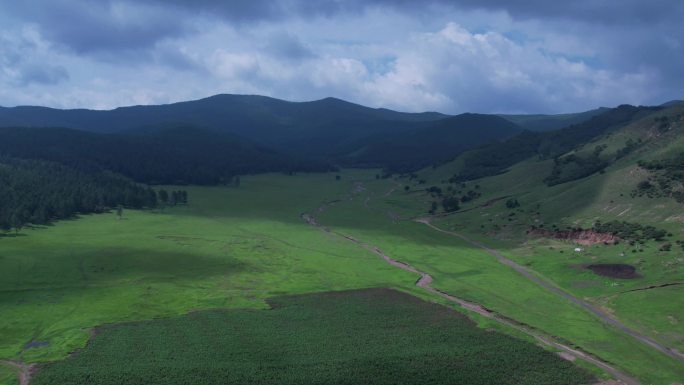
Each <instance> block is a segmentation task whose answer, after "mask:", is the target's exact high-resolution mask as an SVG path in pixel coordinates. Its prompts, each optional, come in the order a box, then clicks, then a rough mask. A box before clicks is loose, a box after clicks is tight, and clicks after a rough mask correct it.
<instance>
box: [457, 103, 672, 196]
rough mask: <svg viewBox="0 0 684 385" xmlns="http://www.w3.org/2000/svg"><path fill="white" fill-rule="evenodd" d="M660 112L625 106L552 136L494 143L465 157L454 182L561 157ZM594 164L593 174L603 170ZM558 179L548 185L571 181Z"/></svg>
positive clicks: (527, 136) (551, 179)
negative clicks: (531, 159) (612, 130)
mask: <svg viewBox="0 0 684 385" xmlns="http://www.w3.org/2000/svg"><path fill="white" fill-rule="evenodd" d="M659 109H660V108H659V107H641V106H640V107H635V106H630V105H622V106H619V107H617V108H614V109H611V110H608V111H607V112H604V113H602V114H600V115H597V116H594V117H592V118H591V119H589V120H587V121H585V122H583V123H580V124H575V125H572V126H569V127H566V128H563V129H561V130H557V131H550V132H532V131H523V132H522V133H520V134H519V135H516V136H514V137H512V138H510V139H508V140H505V141H502V142H495V143H491V144H488V145H485V146H482V147H480V148H477V149H475V150H473V151H470V152H468V153H466V154H464V155H463V160H464V167H463V168H462V170H461V171H460V172H459V173H458V174H456V175H454V176H453V179H454V180H455V181H459V182H460V181H468V180H474V179H478V178H483V177H486V176H492V175H497V174H500V173H502V172H504V171H505V170H506V169H507V168H509V167H511V166H513V165H514V164H516V163H518V162H521V161H523V160H525V159H528V158H531V157H534V156H538V157H539V158H540V159H551V158H557V157H560V156H561V155H563V154H565V153H567V152H568V151H570V150H572V149H574V148H576V147H577V146H579V145H581V144H584V143H586V142H588V141H589V140H591V139H592V138H595V137H597V136H599V135H602V134H604V133H606V132H609V131H610V130H611V129H614V128H617V127H620V126H622V125H624V124H627V123H628V122H630V121H633V120H636V119H638V118H640V117H643V116H645V115H647V114H649V113H652V112H654V111H657V110H659ZM557 163H558V162H557ZM587 163H589V162H587ZM594 163H596V162H594ZM594 163H591V164H590V166H591V168H590V171H591V172H595V171H598V170H600V169H601V166H602V165H598V166H594ZM587 168H589V167H587ZM586 174H587V172H583V173H577V177H578V178H579V177H583V176H586ZM557 179H558V177H557V176H556V175H551V176H549V183H550V184H554V183H562V182H566V181H568V180H571V179H572V178H569V179H567V178H566V179H563V180H557Z"/></svg>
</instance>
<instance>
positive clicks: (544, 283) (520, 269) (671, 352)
mask: <svg viewBox="0 0 684 385" xmlns="http://www.w3.org/2000/svg"><path fill="white" fill-rule="evenodd" d="M415 221H416V222H419V223H423V224H425V225H427V226H429V227H430V228H432V229H434V230H437V231H439V232H441V233H444V234H448V235H451V236H454V237H457V238H460V239H462V240H464V241H466V242H468V243H469V244H471V245H473V246H476V247H479V248H481V249H483V250H485V251H487V252H488V253H489V254H491V255H493V256H494V257H496V259H497V260H498V261H499V262H501V263H502V264H504V265H506V266H509V267H510V268H512V269H513V270H515V271H516V272H517V273H519V274H520V275H522V276H524V277H525V278H527V279H529V280H530V281H533V282H535V283H536V284H538V285H539V286H541V287H543V288H544V289H546V290H548V291H550V292H553V293H554V294H557V295H559V296H561V297H563V298H565V299H567V300H568V301H570V302H572V303H574V304H576V305H577V306H580V307H581V308H583V309H585V310H587V311H588V312H590V313H592V314H594V315H595V316H596V317H598V318H599V319H600V320H601V321H603V322H605V323H607V324H609V325H611V326H613V327H615V328H616V329H618V330H620V331H622V332H623V333H625V334H627V335H629V336H631V337H633V338H635V339H637V340H638V341H640V342H642V343H644V344H646V345H648V346H650V347H652V348H654V349H656V350H658V351H660V352H662V353H665V354H667V355H668V356H670V357H672V358H675V359H677V360H681V361H684V354H682V353H681V352H679V351H678V350H676V349H673V348H669V347H667V346H664V345H662V344H660V343H658V342H656V341H655V340H653V339H651V338H649V337H646V336H645V335H643V334H641V333H639V332H638V331H636V330H634V329H631V328H629V327H628V326H626V325H625V324H623V323H622V322H620V321H618V320H617V319H615V318H613V317H611V316H610V315H608V314H607V313H606V312H604V311H602V310H601V309H599V308H597V307H595V306H594V305H592V304H590V303H588V302H586V301H584V300H582V299H580V298H577V297H575V296H573V295H572V294H570V293H568V292H566V291H565V290H563V289H561V288H560V287H558V286H556V285H554V284H553V283H551V282H550V281H548V280H546V279H544V278H541V277H539V276H538V275H536V274H534V273H533V272H532V271H530V270H529V269H528V268H526V267H524V266H522V265H519V264H517V263H515V262H514V261H512V260H510V259H508V258H506V257H505V256H503V255H502V254H501V253H500V252H498V251H497V250H495V249H492V248H491V247H488V246H487V245H484V244H482V243H480V242H477V241H474V240H472V239H470V238H468V237H466V236H464V235H462V234H459V233H455V232H453V231H447V230H443V229H440V228H439V227H437V226H435V225H433V224H432V223H430V219H429V218H419V219H416V220H415Z"/></svg>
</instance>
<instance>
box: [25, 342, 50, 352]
mask: <svg viewBox="0 0 684 385" xmlns="http://www.w3.org/2000/svg"><path fill="white" fill-rule="evenodd" d="M49 345H50V343H49V342H47V341H31V342H29V343H27V344H26V345H24V350H28V349H33V348H42V347H45V346H49Z"/></svg>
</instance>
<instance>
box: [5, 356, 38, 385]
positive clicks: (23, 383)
mask: <svg viewBox="0 0 684 385" xmlns="http://www.w3.org/2000/svg"><path fill="white" fill-rule="evenodd" d="M0 364H1V365H5V366H9V367H11V368H13V369H14V370H16V371H17V377H18V378H19V385H28V384H29V382H31V375H32V374H33V372H34V371H35V369H36V365H35V364H24V363H21V362H17V361H0Z"/></svg>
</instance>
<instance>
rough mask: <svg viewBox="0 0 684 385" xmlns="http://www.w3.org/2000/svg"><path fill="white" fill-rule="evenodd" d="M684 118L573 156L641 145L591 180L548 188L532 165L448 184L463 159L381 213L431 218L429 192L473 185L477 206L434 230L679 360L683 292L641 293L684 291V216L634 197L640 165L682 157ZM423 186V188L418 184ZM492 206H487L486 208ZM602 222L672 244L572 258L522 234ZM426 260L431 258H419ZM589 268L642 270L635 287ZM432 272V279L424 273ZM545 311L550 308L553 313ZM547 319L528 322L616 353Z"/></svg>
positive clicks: (642, 127) (604, 248)
mask: <svg viewBox="0 0 684 385" xmlns="http://www.w3.org/2000/svg"><path fill="white" fill-rule="evenodd" d="M683 112H684V107H682V106H678V107H674V108H671V109H668V110H665V111H660V112H657V113H655V114H654V115H651V116H646V117H643V118H641V119H639V120H638V121H636V122H634V123H633V124H630V125H628V126H626V127H624V128H621V129H619V130H616V131H613V132H610V133H609V134H607V135H605V136H602V137H599V138H597V139H596V140H595V141H593V142H591V143H588V144H586V145H584V146H582V147H580V148H578V149H577V150H576V151H575V152H576V153H577V154H580V155H581V156H582V155H585V154H586V153H587V152H588V151H589V149H594V148H595V147H596V146H600V145H604V146H605V147H606V149H605V150H604V152H607V153H612V152H615V151H618V150H620V149H621V148H623V147H624V143H626V142H627V141H628V140H629V139H632V140H634V141H638V140H639V139H641V142H640V144H639V146H637V148H635V149H633V150H632V151H631V152H629V153H628V154H627V155H626V156H624V157H621V158H619V159H617V160H614V161H612V162H611V163H610V164H609V165H608V167H607V168H606V169H605V172H604V173H595V174H593V175H591V176H589V177H586V178H582V179H578V180H575V181H571V182H567V183H562V184H558V185H554V186H551V187H549V186H547V185H546V184H545V183H544V179H545V178H546V176H548V175H549V174H550V172H551V170H552V169H553V160H539V159H529V160H527V161H524V162H521V163H519V164H517V165H515V166H514V167H512V168H511V169H510V170H509V171H508V172H506V173H504V174H501V175H498V176H494V177H488V178H483V179H479V180H475V181H470V182H467V183H466V184H465V185H461V184H460V183H459V184H450V183H448V179H449V177H450V176H451V175H453V174H454V173H455V172H456V171H457V170H458V169H459V167H463V163H462V162H461V159H462V158H457V159H456V160H454V161H453V162H450V163H447V164H445V165H442V166H440V167H436V168H433V169H426V170H424V171H422V172H420V173H418V176H417V178H414V179H409V178H407V177H403V178H399V179H398V180H397V181H396V182H397V183H399V184H400V185H402V186H403V185H407V186H409V188H410V190H409V192H404V191H403V190H402V191H401V192H400V193H398V194H396V195H394V197H393V198H392V200H391V201H390V200H385V201H384V203H382V204H384V205H385V206H386V207H387V208H384V210H393V209H394V208H396V210H404V211H405V213H406V216H407V217H410V216H416V215H426V214H427V210H428V209H429V207H430V203H431V202H432V201H433V200H438V199H439V198H432V197H430V196H429V195H428V194H426V193H425V192H424V189H425V188H426V187H429V186H432V185H436V186H439V187H440V188H441V189H442V190H443V191H447V189H448V188H449V186H451V188H452V189H453V190H463V191H466V190H473V189H475V188H476V186H477V191H478V192H480V193H481V194H482V196H481V197H479V198H478V199H476V200H474V201H472V202H468V203H465V204H463V205H462V207H461V211H459V212H457V213H454V214H451V215H447V216H443V217H439V218H435V224H436V225H438V226H439V227H440V228H443V229H447V230H455V231H458V232H460V233H463V234H467V235H468V236H469V237H471V238H473V239H476V240H479V241H481V242H483V243H486V244H488V245H490V246H492V247H496V248H497V249H499V250H500V251H502V252H503V253H504V254H505V255H506V256H508V257H510V258H512V259H514V260H515V261H517V262H518V263H520V264H522V265H525V266H528V267H530V268H531V269H533V270H534V271H535V272H537V273H539V274H541V275H543V276H544V277H547V278H550V279H551V280H552V281H553V282H554V283H555V284H557V285H559V286H560V287H562V288H563V289H564V290H566V291H568V292H571V293H573V294H574V295H576V296H577V297H580V298H584V299H585V300H588V301H590V302H594V303H595V304H597V305H599V306H602V307H603V308H604V309H605V310H606V311H607V312H609V313H612V314H614V316H616V317H618V318H619V319H620V320H622V321H623V322H624V323H626V324H627V325H629V326H630V327H633V328H635V329H637V330H639V331H640V332H642V333H643V334H645V335H648V336H650V337H652V338H654V339H656V340H658V341H661V342H662V343H664V344H666V345H667V346H671V347H674V348H677V349H679V350H680V351H682V350H684V333H683V332H682V328H681V322H682V319H684V312H683V311H684V310H682V309H684V306H683V305H684V302H682V298H684V296H683V294H684V285H676V286H667V287H664V288H656V289H650V290H637V289H643V288H647V287H649V286H658V285H663V284H668V283H673V282H674V283H676V282H684V250H682V248H681V247H679V246H676V245H675V241H677V240H684V226H683V225H682V222H683V221H684V220H683V218H682V214H681V213H682V212H684V207H683V206H682V205H681V204H680V203H677V202H676V201H675V200H674V199H670V198H667V197H661V198H648V197H642V196H632V194H630V193H631V192H632V191H633V190H634V189H635V188H636V185H637V184H638V183H639V182H640V181H642V180H644V179H645V177H646V176H647V174H648V172H647V171H646V170H643V169H641V168H639V167H637V161H638V160H642V159H643V160H656V159H662V158H663V157H668V156H673V155H674V154H676V153H678V152H681V151H682V150H684V122H683V121H682V119H681V115H682V113H683ZM662 116H669V122H671V125H670V126H669V127H668V128H667V130H665V131H663V130H661V129H660V128H661V127H658V126H659V122H658V121H657V120H656V118H662ZM616 143H618V144H616ZM421 179H422V180H423V181H424V182H423V183H419V182H418V181H419V180H421ZM421 190H422V192H421ZM504 197H505V198H504ZM508 197H512V198H515V199H517V200H518V201H519V202H520V207H517V208H508V207H506V204H505V201H506V199H507V198H508ZM502 198H503V199H502ZM487 202H488V203H489V204H486V203H487ZM406 208H408V209H406ZM412 211H413V212H412ZM596 220H601V221H603V222H607V221H610V220H621V221H627V222H630V223H638V224H642V225H652V226H656V227H657V228H660V229H663V230H666V231H667V232H669V233H670V234H671V235H669V236H668V237H667V238H666V239H665V240H663V241H655V240H649V241H646V242H645V243H644V244H643V245H642V244H638V243H637V244H636V245H630V244H629V243H628V242H626V241H623V242H620V243H619V244H617V245H604V244H596V245H592V246H582V249H583V251H582V252H581V253H576V252H574V248H575V247H576V244H575V243H573V242H569V241H559V240H552V239H545V238H539V237H535V236H529V235H527V234H526V233H527V231H528V230H529V229H530V228H531V227H532V226H537V227H539V226H545V228H547V229H549V230H551V229H556V228H557V229H559V230H562V229H565V228H567V227H583V228H590V227H591V226H592V225H593V223H594V222H595V221H596ZM552 226H553V227H552ZM416 231H419V230H410V231H409V230H407V231H406V233H414V234H415V233H416ZM664 243H672V244H673V247H672V250H671V251H663V250H660V248H661V246H662V245H663V244H664ZM402 247H403V245H402ZM414 252H416V253H419V250H418V249H416V250H414ZM422 254H423V255H425V254H427V253H426V251H425V250H423V251H422ZM407 255H408V253H407ZM421 258H423V259H427V258H425V257H421ZM444 259H446V255H445V257H443V259H441V260H440V262H438V263H433V266H434V267H435V269H436V270H435V274H434V275H435V277H436V283H435V285H437V286H439V285H440V284H441V282H443V281H441V280H440V279H439V277H440V275H439V272H440V271H441V272H445V266H446V264H444V263H443V262H442V261H443V260H444ZM461 259H462V258H461ZM412 263H416V264H417V265H418V266H421V267H423V266H422V265H421V264H420V263H418V262H413V261H412ZM591 263H626V264H631V265H633V266H635V267H637V271H638V273H639V274H640V275H641V277H640V278H638V279H633V280H624V279H614V278H609V277H602V276H598V275H596V274H594V273H592V272H591V271H588V270H586V269H583V268H581V266H582V265H586V264H591ZM459 264H460V262H459ZM478 266H479V267H480V268H482V267H483V266H484V265H483V264H480V263H478ZM426 269H428V271H429V268H428V267H426ZM465 279H466V278H465V277H459V281H463V280H465ZM493 282H497V285H500V275H497V279H496V281H494V280H493ZM498 289H499V290H497V291H496V293H497V294H500V293H501V292H507V293H511V292H516V295H514V296H506V297H505V299H506V300H509V301H513V302H516V299H517V300H520V299H522V297H523V296H522V295H521V294H520V291H511V290H508V291H507V290H505V289H504V290H501V287H499V288H498ZM633 290H637V291H633ZM461 293H462V292H461ZM532 298H535V299H539V298H543V296H539V295H535V296H533V297H532ZM480 302H481V303H485V304H487V305H489V304H491V303H493V302H492V300H488V299H486V298H483V297H481V298H480ZM539 308H541V309H544V308H547V309H550V308H549V307H548V305H544V306H540V307H539ZM498 309H502V310H504V314H508V315H510V316H512V317H513V318H515V319H518V320H524V319H525V315H524V314H515V313H511V310H509V309H508V310H505V309H503V308H500V307H499V308H498ZM537 316H540V314H538V315H537ZM545 320H546V321H548V323H550V324H551V323H555V322H556V320H555V319H553V317H551V318H543V317H542V318H539V317H538V318H537V319H536V321H534V320H533V321H532V322H533V323H532V324H534V325H535V326H538V327H540V328H541V329H543V330H547V331H549V332H553V333H558V334H557V335H561V336H563V335H565V336H566V337H565V338H568V339H569V340H571V341H573V342H575V343H577V344H579V345H580V346H583V347H584V348H586V349H588V350H592V349H594V348H595V349H596V350H592V351H595V352H597V354H599V355H601V354H600V353H598V352H600V351H604V357H605V354H606V353H605V352H607V351H608V350H613V349H612V348H609V347H608V345H609V344H604V343H596V344H594V345H595V347H594V348H592V347H591V345H592V343H591V341H590V337H589V336H590V334H591V332H590V331H589V330H590V329H591V328H590V327H586V325H588V323H585V322H584V321H582V322H580V324H582V325H585V326H582V327H581V328H580V327H578V328H577V330H578V331H582V332H584V333H589V334H587V335H585V336H584V337H582V336H580V335H574V336H570V334H573V333H568V330H567V328H563V329H566V330H565V332H563V331H562V330H560V331H559V330H556V331H552V330H554V328H553V325H544V323H547V322H546V321H545ZM535 322H536V324H535ZM556 329H557V328H556ZM612 338H615V336H614V337H612ZM582 341H584V342H582ZM624 348H625V347H624V346H623V347H621V348H618V349H615V350H614V354H617V355H619V352H620V351H621V350H623V349H624ZM625 352H626V351H625ZM610 359H611V361H612V362H620V361H622V362H625V360H629V359H628V358H627V357H626V356H624V357H616V356H613V357H611V358H610ZM657 360H659V359H657ZM637 361H638V360H637ZM664 361H667V360H664ZM623 365H624V363H623ZM639 366H640V365H639V364H638V362H635V365H634V366H632V364H628V366H623V367H629V368H630V370H632V371H633V372H635V373H636V372H637V371H638V370H639V369H637V367H639ZM677 366H679V368H678V369H674V371H672V372H671V373H672V377H670V378H672V380H679V381H681V378H684V374H683V373H682V370H681V367H682V366H683V365H682V364H681V362H671V367H672V368H677ZM641 371H643V372H644V373H645V374H647V373H648V372H649V371H651V372H654V371H655V370H653V369H649V367H648V366H646V365H641ZM642 378H647V377H642ZM662 380H663V379H661V380H660V381H662ZM654 381H655V380H654Z"/></svg>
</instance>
